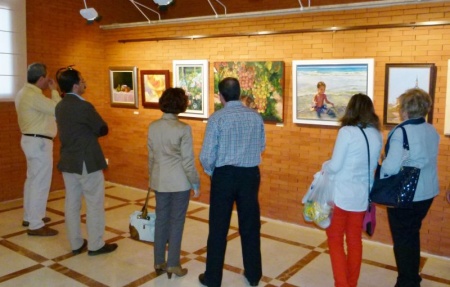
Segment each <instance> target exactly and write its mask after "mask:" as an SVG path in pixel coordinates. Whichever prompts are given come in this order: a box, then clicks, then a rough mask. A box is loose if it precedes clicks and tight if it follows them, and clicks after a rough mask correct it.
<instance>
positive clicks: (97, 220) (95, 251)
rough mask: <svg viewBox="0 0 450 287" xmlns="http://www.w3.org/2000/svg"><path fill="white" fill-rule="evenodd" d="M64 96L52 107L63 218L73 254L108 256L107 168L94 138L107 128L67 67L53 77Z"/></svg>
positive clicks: (111, 246) (76, 75)
mask: <svg viewBox="0 0 450 287" xmlns="http://www.w3.org/2000/svg"><path fill="white" fill-rule="evenodd" d="M56 77H57V81H58V85H59V87H60V89H61V91H62V92H63V93H64V94H65V95H64V97H63V99H62V100H61V102H59V103H58V104H57V105H56V110H55V116H56V123H57V125H58V130H59V139H60V141H61V154H60V160H59V163H58V169H59V170H60V171H61V172H62V174H63V178H64V185H65V187H66V202H65V217H66V228H67V236H68V239H69V242H70V245H71V247H72V253H73V254H79V253H81V252H82V251H84V249H86V247H88V250H89V251H88V255H90V256H93V255H99V254H104V253H109V252H112V251H114V250H116V248H117V244H115V243H113V244H108V243H105V241H104V240H103V234H104V231H105V210H104V198H105V180H104V176H103V169H105V168H106V167H107V164H106V160H105V156H104V155H103V151H102V148H101V147H100V144H99V142H98V138H99V137H101V136H104V135H106V134H108V125H107V124H106V122H105V121H104V120H103V119H102V117H101V116H100V115H99V114H98V113H97V111H96V110H95V108H94V106H93V105H92V104H91V103H89V102H87V101H85V100H84V99H83V98H82V95H83V93H84V92H85V89H86V82H85V81H84V79H83V78H82V76H81V74H80V72H78V71H77V70H75V69H73V68H71V67H69V68H63V69H60V70H59V71H58V73H57V75H56ZM83 196H84V198H85V201H86V209H87V211H86V219H87V220H86V221H87V233H88V240H87V241H86V239H83V237H82V235H81V222H80V210H81V198H82V197H83Z"/></svg>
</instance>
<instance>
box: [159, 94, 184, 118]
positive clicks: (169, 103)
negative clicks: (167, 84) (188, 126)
mask: <svg viewBox="0 0 450 287" xmlns="http://www.w3.org/2000/svg"><path fill="white" fill-rule="evenodd" d="M188 102H189V101H188V97H187V96H186V92H185V91H184V90H183V89H182V88H168V89H167V90H165V91H164V92H163V94H162V96H161V98H159V108H160V110H161V111H162V112H164V113H168V114H179V113H183V112H185V111H186V108H187V106H188Z"/></svg>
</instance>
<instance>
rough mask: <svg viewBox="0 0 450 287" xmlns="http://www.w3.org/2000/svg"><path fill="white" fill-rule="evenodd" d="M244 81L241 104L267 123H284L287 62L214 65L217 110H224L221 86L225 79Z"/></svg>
mask: <svg viewBox="0 0 450 287" xmlns="http://www.w3.org/2000/svg"><path fill="white" fill-rule="evenodd" d="M230 76H232V77H235V78H237V79H239V80H240V85H241V100H242V101H244V99H247V98H248V101H249V103H250V104H249V105H250V106H251V107H253V108H254V109H255V110H256V111H258V113H260V114H261V116H262V118H263V120H264V122H274V123H283V120H284V119H283V110H284V107H283V102H284V62H282V61H259V62H258V61H249V62H215V63H214V110H215V111H217V110H219V109H221V108H222V107H223V105H222V103H221V102H220V99H219V88H218V86H219V82H220V81H221V80H222V79H224V78H225V77H230Z"/></svg>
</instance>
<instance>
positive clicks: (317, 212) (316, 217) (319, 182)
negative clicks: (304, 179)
mask: <svg viewBox="0 0 450 287" xmlns="http://www.w3.org/2000/svg"><path fill="white" fill-rule="evenodd" d="M333 196H334V195H333V185H332V183H331V180H330V177H329V175H328V174H327V173H326V172H324V171H319V172H317V173H316V174H315V175H314V179H313V182H312V183H311V185H310V187H309V189H308V192H307V193H306V195H305V196H304V197H303V200H302V203H303V204H304V206H303V218H304V219H305V221H307V222H314V223H315V224H316V225H317V226H319V227H320V228H324V229H326V228H328V226H330V223H331V217H332V215H333V207H334V200H333Z"/></svg>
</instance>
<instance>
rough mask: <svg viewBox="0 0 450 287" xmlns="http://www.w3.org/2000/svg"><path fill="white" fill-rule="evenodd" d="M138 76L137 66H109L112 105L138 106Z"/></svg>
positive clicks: (123, 106)
mask: <svg viewBox="0 0 450 287" xmlns="http://www.w3.org/2000/svg"><path fill="white" fill-rule="evenodd" d="M136 77H137V68H136V67H110V68H109V81H110V92H111V106H113V107H122V108H137V107H138V92H137V80H136Z"/></svg>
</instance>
